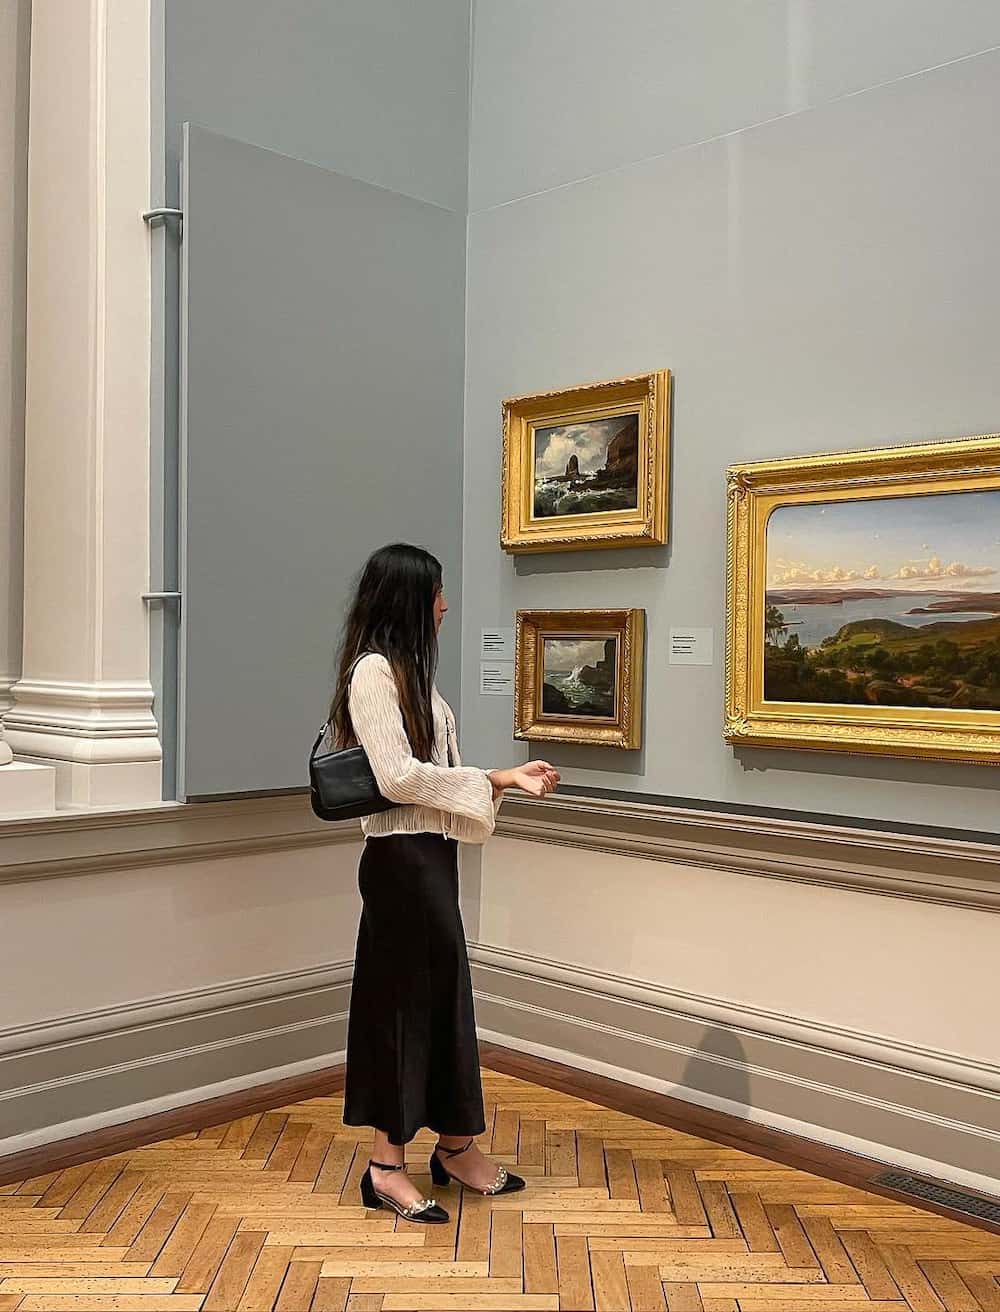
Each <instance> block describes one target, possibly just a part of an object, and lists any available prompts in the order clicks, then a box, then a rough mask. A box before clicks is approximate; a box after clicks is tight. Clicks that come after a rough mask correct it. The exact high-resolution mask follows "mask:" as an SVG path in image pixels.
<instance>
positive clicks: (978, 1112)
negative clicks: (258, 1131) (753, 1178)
mask: <svg viewBox="0 0 1000 1312" xmlns="http://www.w3.org/2000/svg"><path fill="white" fill-rule="evenodd" d="M472 972H473V984H474V988H475V994H476V1013H477V1020H478V1023H479V1027H480V1029H479V1032H480V1036H481V1037H482V1038H483V1039H486V1040H488V1041H492V1042H496V1043H498V1044H502V1045H505V1046H508V1047H513V1048H516V1049H519V1050H521V1051H525V1052H531V1053H535V1054H537V1055H539V1056H542V1057H548V1058H550V1059H553V1060H556V1061H560V1062H562V1063H564V1064H566V1065H569V1066H575V1067H577V1068H579V1069H583V1070H592V1071H595V1072H598V1073H600V1074H604V1075H608V1076H611V1077H612V1078H614V1079H618V1080H622V1081H623V1082H625V1083H628V1084H634V1085H638V1086H640V1087H642V1088H649V1089H654V1090H657V1091H660V1092H663V1093H666V1094H670V1095H672V1096H674V1097H679V1098H681V1099H683V1100H685V1101H688V1102H692V1103H695V1104H696V1105H699V1106H707V1107H713V1108H716V1109H718V1110H721V1111H726V1112H729V1113H730V1114H733V1115H736V1116H739V1117H741V1118H743V1119H747V1120H750V1121H753V1122H756V1123H759V1124H764V1125H771V1126H774V1127H775V1128H777V1129H785V1130H791V1131H792V1132H794V1133H796V1134H800V1135H803V1136H805V1137H806V1138H811V1139H813V1140H815V1141H816V1142H820V1143H827V1144H834V1145H837V1146H841V1147H846V1148H849V1149H851V1150H852V1151H857V1152H862V1153H864V1154H865V1155H866V1156H869V1157H872V1158H874V1159H876V1160H879V1161H885V1162H889V1163H893V1164H897V1165H904V1166H908V1167H910V1168H911V1169H918V1170H922V1171H926V1172H929V1173H931V1174H934V1175H937V1176H940V1177H941V1178H944V1179H949V1180H952V1181H955V1182H956V1183H960V1184H965V1185H968V1186H972V1187H975V1188H980V1189H985V1190H989V1191H995V1189H996V1180H997V1179H1000V1131H998V1129H997V1127H998V1126H1000V1095H998V1093H997V1092H996V1089H997V1087H998V1082H1000V1081H998V1077H1000V1071H998V1070H997V1068H996V1067H992V1066H990V1064H989V1063H985V1062H975V1061H968V1060H966V1059H964V1058H961V1057H956V1056H955V1055H954V1054H951V1053H931V1052H928V1051H926V1050H923V1049H918V1048H914V1047H908V1046H907V1045H903V1044H899V1043H894V1042H892V1041H891V1040H880V1039H878V1038H876V1036H872V1035H865V1034H860V1033H859V1034H855V1035H848V1034H847V1032H846V1031H836V1030H834V1029H833V1028H832V1027H826V1026H818V1025H814V1024H812V1023H811V1022H808V1021H800V1020H796V1019H795V1018H787V1017H784V1018H782V1017H774V1018H772V1019H771V1021H770V1028H769V1027H768V1024H767V1023H766V1022H767V1013H764V1012H762V1011H760V1010H759V1009H754V1008H747V1007H740V1006H732V1005H731V1004H728V1003H723V1002H721V1001H720V1000H718V999H714V998H702V999H696V998H693V997H691V996H690V995H679V994H677V993H674V992H672V991H671V990H666V989H660V988H657V987H656V986H646V985H645V984H640V983H638V982H635V981H622V979H621V977H614V976H607V975H599V974H598V973H597V972H591V971H583V970H580V969H578V968H574V967H570V966H567V964H566V963H563V962H552V961H540V960H538V959H529V958H527V957H525V956H524V955H522V954H518V953H512V952H507V951H499V950H497V949H495V948H490V947H487V946H485V945H477V946H476V947H475V949H474V951H473V954H472ZM626 984H627V985H628V988H627V989H626V987H625V985H626ZM632 992H634V993H637V994H639V995H641V997H645V998H646V999H650V998H652V997H653V996H657V995H658V996H659V998H660V1003H659V1005H656V1004H654V1003H653V1002H652V1001H650V1000H645V1001H643V1000H639V999H637V998H633V997H631V996H627V993H632ZM797 1029H798V1031H799V1033H800V1034H801V1036H802V1037H801V1038H799V1039H797V1038H795V1037H794V1035H795V1033H796V1030H797ZM823 1040H825V1043H824V1042H821V1041H823ZM935 1072H937V1073H935Z"/></svg>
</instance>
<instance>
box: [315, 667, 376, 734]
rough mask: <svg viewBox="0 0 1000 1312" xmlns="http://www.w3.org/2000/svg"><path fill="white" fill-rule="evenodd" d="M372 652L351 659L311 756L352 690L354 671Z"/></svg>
mask: <svg viewBox="0 0 1000 1312" xmlns="http://www.w3.org/2000/svg"><path fill="white" fill-rule="evenodd" d="M372 654H373V653H372V652H370V651H363V652H361V654H360V655H359V656H355V658H354V660H353V661H351V664H350V666H349V668H348V671H347V674H346V676H345V678H344V685H343V687H342V688H341V690H340V692H338V693H337V696H336V698H335V699H334V703H333V706H332V707H331V708H330V714H329V716H328V717H327V719H325V720H324V721H323V727H322V728H321V729H320V731H319V734H318V735H317V737H316V741H315V742H314V743H313V745H312V750H311V751H310V753H309V755H310V757H312V756H314V755H315V753H316V748H317V747H318V746H319V745H320V743H321V742H322V741H323V739H324V738H325V737H326V731H327V729H329V727H330V725H331V724H332V723H333V717H334V716H335V715H336V714H337V712H338V711H339V710H340V707H341V703H342V702H343V700H344V698H345V697H346V696H347V694H348V693H349V692H350V690H351V679H352V678H353V677H354V671H355V670H356V669H357V667H358V665H359V664H360V663H361V661H363V660H364V658H365V657H366V656H371V655H372Z"/></svg>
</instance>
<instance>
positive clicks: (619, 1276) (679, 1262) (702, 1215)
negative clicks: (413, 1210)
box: [0, 1070, 1000, 1312]
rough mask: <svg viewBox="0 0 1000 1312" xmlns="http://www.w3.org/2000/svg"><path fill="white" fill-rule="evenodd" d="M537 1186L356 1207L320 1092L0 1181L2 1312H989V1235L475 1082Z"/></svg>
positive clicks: (495, 1136)
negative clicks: (412, 1216)
mask: <svg viewBox="0 0 1000 1312" xmlns="http://www.w3.org/2000/svg"><path fill="white" fill-rule="evenodd" d="M483 1081H484V1088H485V1090H486V1097H487V1104H488V1107H489V1126H488V1129H487V1132H486V1134H485V1135H484V1136H483V1142H484V1146H486V1147H489V1148H490V1149H491V1151H492V1152H493V1153H494V1155H495V1156H497V1157H498V1158H499V1159H500V1160H502V1161H504V1162H507V1163H508V1164H510V1165H511V1166H516V1169H517V1170H518V1172H519V1173H520V1174H522V1175H524V1176H525V1177H527V1178H528V1181H529V1187H528V1189H527V1190H526V1191H524V1192H523V1193H519V1194H514V1195H508V1196H507V1197H503V1198H497V1199H493V1200H491V1199H487V1198H482V1197H478V1196H474V1195H471V1194H466V1195H464V1196H460V1195H459V1192H458V1190H457V1188H456V1187H454V1186H453V1187H452V1188H450V1189H445V1190H432V1188H431V1185H430V1181H429V1178H428V1176H427V1174H426V1172H427V1155H428V1152H429V1150H430V1147H431V1145H432V1142H433V1137H432V1136H430V1135H429V1134H427V1135H423V1136H421V1137H420V1139H418V1140H416V1141H415V1142H414V1143H412V1144H411V1145H410V1146H409V1148H408V1151H407V1156H408V1158H410V1159H411V1160H412V1162H413V1174H414V1178H415V1179H416V1180H417V1183H418V1184H419V1185H420V1186H421V1187H422V1188H424V1190H425V1192H434V1193H436V1195H437V1197H438V1198H439V1199H440V1200H441V1201H442V1202H444V1203H445V1204H446V1205H447V1206H448V1207H449V1209H450V1210H451V1212H452V1220H451V1222H450V1224H448V1225H447V1226H435V1227H431V1226H428V1227H417V1226H414V1225H412V1224H408V1223H406V1222H404V1221H397V1220H396V1219H395V1218H394V1217H391V1216H388V1215H386V1214H385V1213H383V1212H366V1211H365V1209H364V1208H362V1207H361V1206H360V1203H359V1197H358V1180H359V1177H360V1175H361V1173H362V1171H363V1170H364V1167H365V1164H366V1161H367V1158H368V1155H369V1143H370V1140H369V1138H368V1136H367V1135H365V1134H363V1133H359V1132H356V1131H354V1130H350V1129H345V1127H344V1126H343V1125H342V1123H341V1109H342V1099H340V1098H337V1097H329V1098H312V1099H309V1100H307V1101H304V1102H300V1103H297V1104H295V1105H292V1106H286V1107H279V1108H276V1109H275V1110H273V1111H270V1112H266V1113H264V1114H262V1115H255V1116H248V1117H245V1118H243V1119H241V1120H236V1121H232V1122H231V1123H229V1124H226V1125H219V1126H216V1127H213V1128H210V1129H206V1130H202V1131H201V1132H200V1133H198V1134H186V1135H181V1136H180V1137H178V1138H175V1139H170V1140H167V1141H165V1142H162V1143H157V1144H153V1145H150V1146H147V1147H143V1148H137V1149H134V1150H130V1151H128V1152H122V1153H119V1154H116V1155H114V1156H111V1157H105V1158H102V1159H101V1160H99V1161H96V1162H91V1163H89V1164H87V1165H83V1166H74V1167H70V1168H68V1169H67V1170H63V1171H59V1172H55V1173H53V1174H51V1175H46V1176H42V1177H40V1178H37V1179H33V1180H25V1181H22V1182H20V1183H16V1184H9V1185H4V1186H0V1312H13V1310H14V1309H18V1310H19V1312H63V1310H64V1309H65V1310H66V1312H70V1309H72V1312H88V1310H90V1309H93V1310H94V1312H97V1310H98V1309H101V1310H103V1309H108V1312H111V1309H114V1312H133V1310H135V1312H138V1310H140V1309H141V1310H142V1312H158V1309H163V1310H164V1312H167V1310H168V1309H169V1310H171V1312H196V1309H197V1310H201V1309H204V1312H271V1309H274V1310H275V1312H376V1310H381V1312H406V1310H410V1309H412V1310H413V1312H417V1310H418V1309H426V1310H427V1312H433V1310H434V1309H439V1310H440V1312H445V1310H446V1309H454V1310H455V1312H466V1310H468V1312H484V1310H485V1309H496V1310H497V1312H502V1310H503V1309H511V1310H512V1312H513V1310H514V1309H537V1310H538V1312H541V1310H542V1309H553V1310H555V1309H566V1310H571V1312H582V1310H583V1309H594V1310H596V1312H604V1310H605V1309H606V1310H607V1312H612V1310H618V1312H627V1310H632V1312H653V1310H654V1309H656V1310H658V1312H666V1310H667V1309H669V1310H670V1312H813V1310H815V1312H820V1310H822V1312H840V1310H841V1309H844V1312H847V1310H848V1309H849V1310H850V1312H907V1309H913V1312H941V1310H942V1309H944V1310H946V1312H1000V1280H998V1277H1000V1236H995V1235H992V1234H990V1233H987V1232H985V1231H983V1230H978V1229H973V1228H972V1227H969V1226H965V1225H961V1224H959V1223H957V1222H955V1221H950V1220H946V1219H944V1218H942V1217H940V1216H936V1215H933V1214H931V1213H928V1212H923V1211H919V1210H917V1209H916V1208H912V1207H906V1206H902V1205H899V1204H896V1203H892V1202H887V1201H885V1200H884V1199H882V1198H879V1197H876V1196H874V1195H871V1194H866V1193H863V1192H861V1191H860V1190H857V1189H852V1188H848V1187H847V1186H845V1185H840V1184H836V1183H833V1182H831V1181H829V1180H825V1179H820V1178H818V1177H816V1176H811V1175H807V1174H805V1173H803V1172H801V1171H796V1170H793V1169H791V1168H789V1167H782V1166H779V1165H776V1164H775V1163H774V1162H772V1161H767V1160H764V1159H763V1158H758V1157H754V1156H751V1155H749V1154H747V1153H744V1152H739V1151H737V1150H735V1149H732V1148H724V1147H720V1146H719V1145H717V1144H714V1143H710V1142H708V1141H706V1140H704V1139H698V1138H694V1137H692V1136H690V1135H687V1134H682V1133H680V1132H678V1131H674V1130H669V1129H664V1128H663V1127H662V1126H659V1125H654V1124H651V1123H650V1122H648V1121H643V1120H640V1119H638V1118H636V1117H634V1116H629V1115H626V1114H624V1113H619V1112H613V1111H609V1110H607V1109H606V1108H604V1107H600V1106H597V1105H596V1104H594V1103H590V1102H585V1101H582V1100H581V1099H578V1098H574V1097H570V1096H569V1095H567V1094H564V1093H558V1092H553V1091H551V1090H549V1089H545V1088H540V1087H538V1086H537V1085H533V1084H529V1083H526V1082H524V1081H522V1080H519V1079H515V1078H513V1077H510V1076H506V1075H501V1074H497V1073H495V1072H493V1071H489V1070H486V1071H484V1072H483Z"/></svg>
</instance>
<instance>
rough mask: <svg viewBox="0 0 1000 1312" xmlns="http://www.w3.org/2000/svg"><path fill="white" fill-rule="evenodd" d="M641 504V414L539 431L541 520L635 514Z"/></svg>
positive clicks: (535, 495) (536, 498)
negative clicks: (623, 512)
mask: <svg viewBox="0 0 1000 1312" xmlns="http://www.w3.org/2000/svg"><path fill="white" fill-rule="evenodd" d="M638 503H639V415H638V413H636V414H629V415H615V416H613V417H612V418H608V419H589V420H586V421H584V422H583V423H576V424H558V425H553V426H550V427H544V428H537V427H536V428H535V430H534V479H533V488H532V505H533V513H534V515H535V517H536V518H540V517H545V516H549V515H586V514H593V513H599V512H601V511H608V510H635V508H636V507H637V505H638Z"/></svg>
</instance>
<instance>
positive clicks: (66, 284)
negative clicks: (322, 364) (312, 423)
mask: <svg viewBox="0 0 1000 1312" xmlns="http://www.w3.org/2000/svg"><path fill="white" fill-rule="evenodd" d="M30 115H31V120H30V133H29V155H28V282H27V306H28V316H27V318H28V329H27V384H26V401H25V531H24V652H23V664H22V673H21V678H20V680H19V681H18V682H17V683H16V684H15V685H14V689H13V694H14V705H13V708H12V709H11V710H10V711H9V712H8V714H7V716H6V720H5V722H6V731H7V741H8V742H9V743H10V745H11V746H12V747H13V749H14V752H15V754H16V755H17V756H18V757H23V758H26V759H28V760H32V761H41V762H46V763H50V764H52V765H54V766H55V767H56V771H57V798H58V802H59V805H61V806H75V805H83V806H114V805H131V804H142V803H145V802H155V801H157V800H159V798H160V795H161V794H160V745H159V741H158V738H157V727H156V722H155V720H154V718H153V713H152V698H153V693H152V687H151V685H150V681H149V652H148V646H149V641H148V621H147V615H146V609H145V606H144V604H143V602H142V600H141V594H142V592H143V591H144V590H145V589H146V587H147V586H148V573H149V430H150V413H149V381H150V378H149V370H150V364H149V362H150V261H149V235H148V232H147V230H146V227H145V225H144V224H143V222H142V220H141V213H142V211H143V210H144V209H146V208H148V206H149V196H150V13H149V2H148V0H34V6H33V13H32V29H31V101H30Z"/></svg>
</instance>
